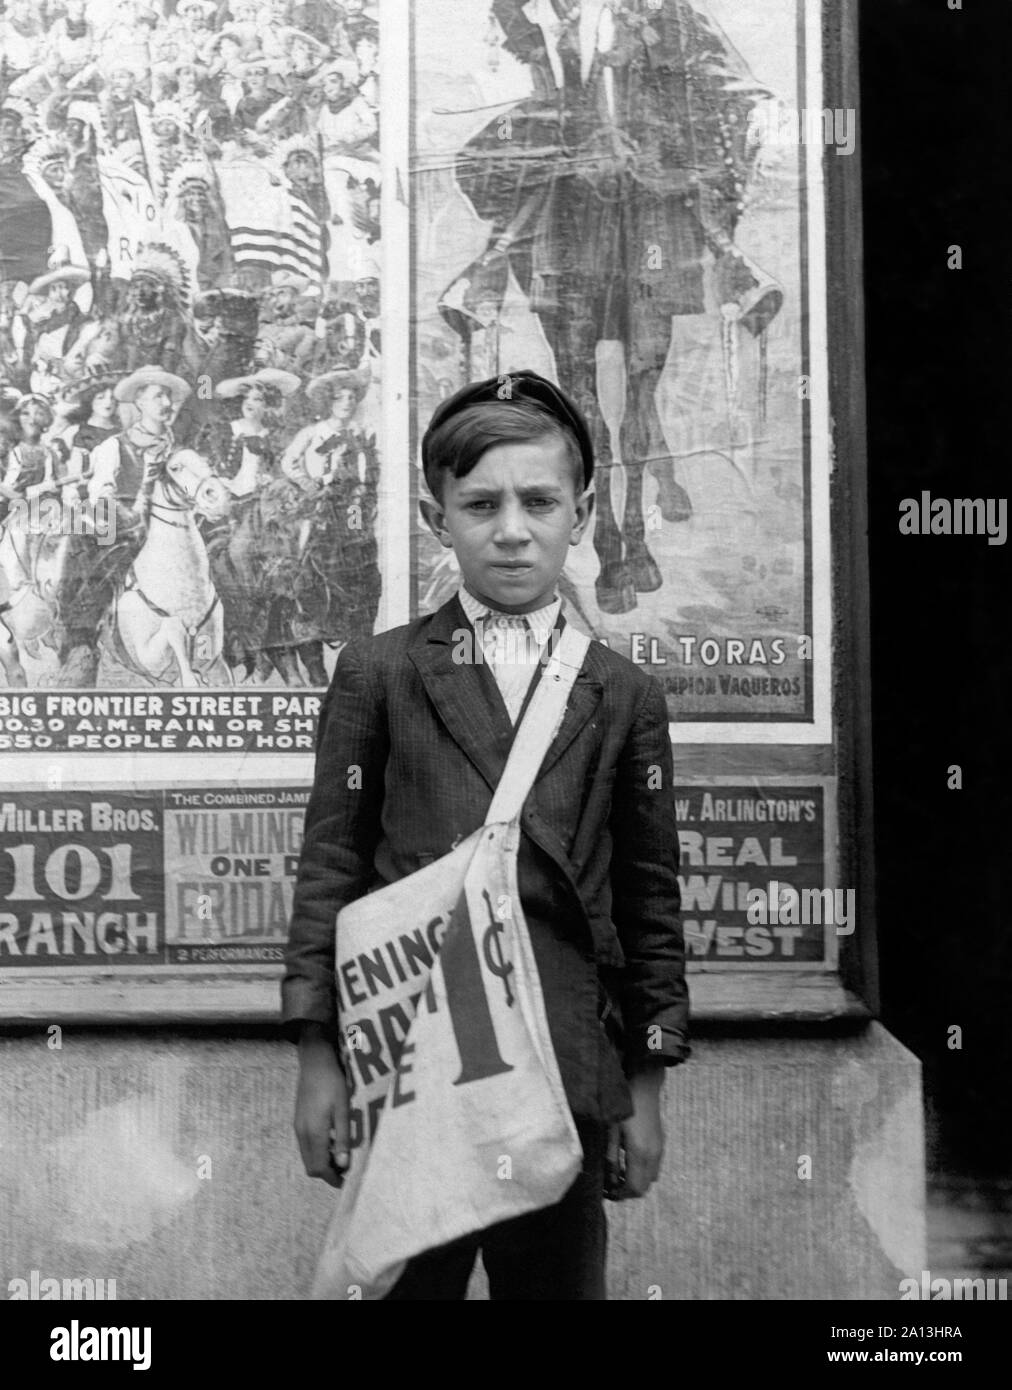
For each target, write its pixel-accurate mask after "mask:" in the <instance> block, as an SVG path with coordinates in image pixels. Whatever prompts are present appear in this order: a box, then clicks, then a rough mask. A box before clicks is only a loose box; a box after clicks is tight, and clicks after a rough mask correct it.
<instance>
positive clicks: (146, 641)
mask: <svg viewBox="0 0 1012 1390" xmlns="http://www.w3.org/2000/svg"><path fill="white" fill-rule="evenodd" d="M131 598H132V595H131V594H124V595H123V598H122V599H121V600H120V631H121V632H123V630H124V626H125V624H124V622H123V618H124V616H125V614H126V612H128V611H129V609H130V608H132V609H133V610H134V612H135V613H137V614H138V616H141V615H143V614H144V612H145V610H144V609H143V608H140V607H139V605H140V603H141V602H142V601H141V600H138V603H137V604H133V603H131V602H130V600H131ZM131 638H132V641H133V648H134V652H135V653H136V657H137V662H138V664H139V665H140V666H143V667H144V668H145V669H146V670H148V671H150V672H151V674H152V675H154V676H157V675H158V674H159V673H160V672H161V670H162V669H163V667H164V664H165V660H166V658H167V657H168V655H169V653H170V652H171V653H172V655H173V656H174V657H175V659H176V665H177V666H178V668H179V684H180V685H181V686H183V688H184V689H186V690H191V689H194V688H195V687H197V686H199V685H201V684H202V682H201V680H200V677H199V676H198V675H197V673H196V671H195V670H194V669H193V667H192V666H191V665H190V656H189V652H188V651H187V645H188V643H187V636H186V628H185V626H184V625H183V620H182V618H180V617H178V616H175V615H174V616H172V617H169V618H161V619H159V621H158V624H157V626H156V627H155V628H154V629H153V630H152V631H151V632H149V634H148V636H147V637H145V638H143V639H138V638H137V637H136V636H135V635H134V634H131Z"/></svg>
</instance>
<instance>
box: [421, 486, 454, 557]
mask: <svg viewBox="0 0 1012 1390" xmlns="http://www.w3.org/2000/svg"><path fill="white" fill-rule="evenodd" d="M418 510H419V511H420V512H421V514H422V516H423V517H424V518H425V524H426V526H427V527H428V528H429V530H430V531H431V532H432V534H433V535H434V536H435V538H436V540H437V541H438V542H439V544H440V545H442V546H445V547H446V549H447V550H449V549H450V548H451V547H452V545H453V542H452V541H451V540H450V533H449V531H447V529H446V514H445V513H444V511H443V509H442V507H441V506H440V505H439V503H438V502H433V501H431V500H430V499H429V498H427V497H420V498H419V499H418Z"/></svg>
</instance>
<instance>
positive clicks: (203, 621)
mask: <svg viewBox="0 0 1012 1390" xmlns="http://www.w3.org/2000/svg"><path fill="white" fill-rule="evenodd" d="M231 501H232V499H231V494H230V493H229V491H228V489H227V488H226V486H225V484H224V483H223V482H222V481H221V479H220V478H216V477H215V476H214V474H213V472H212V471H211V465H210V464H209V463H208V461H207V459H205V458H202V457H201V455H200V454H198V453H195V452H194V451H193V450H192V449H180V450H179V451H178V452H176V453H175V454H173V455H172V456H171V457H170V458H169V460H168V461H167V463H166V465H165V469H164V472H163V473H162V475H161V477H159V479H158V481H157V482H156V483H155V485H154V488H153V489H152V493H151V504H150V511H149V514H148V533H147V537H146V539H145V541H144V544H143V546H142V547H141V549H140V551H139V552H138V554H137V558H136V559H135V560H134V562H133V564H132V565H131V566H130V569H129V570H128V572H127V577H126V582H125V584H124V587H123V588H122V589H121V590H120V591H119V593H118V594H117V597H116V600H115V602H114V604H113V609H112V619H113V625H114V631H115V633H116V634H117V635H118V638H119V642H120V643H121V644H122V647H123V651H124V653H125V655H126V657H127V659H128V664H129V665H131V666H133V667H134V668H135V669H136V670H138V671H140V672H142V673H143V674H145V675H148V676H151V677H152V678H154V679H155V680H160V681H165V682H168V683H171V684H179V685H182V686H187V687H193V686H201V685H203V686H208V685H231V684H232V674H231V671H230V670H229V667H228V664H227V663H226V662H225V661H224V660H223V659H222V654H221V653H222V646H223V643H224V621H223V615H222V607H221V600H220V599H219V597H218V594H217V591H216V590H215V587H214V584H213V583H212V581H211V567H210V564H209V562H208V558H207V549H206V547H205V545H204V542H203V539H202V537H201V534H200V532H199V530H198V529H197V524H196V521H195V520H194V514H195V513H200V515H202V516H205V517H207V518H208V519H209V520H212V521H218V520H220V519H222V518H223V517H225V516H227V515H228V511H229V507H230V505H231Z"/></svg>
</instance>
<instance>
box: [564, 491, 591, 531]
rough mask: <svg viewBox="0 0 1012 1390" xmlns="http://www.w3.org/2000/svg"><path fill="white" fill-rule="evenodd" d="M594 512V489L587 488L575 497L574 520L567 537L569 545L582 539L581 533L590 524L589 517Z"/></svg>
mask: <svg viewBox="0 0 1012 1390" xmlns="http://www.w3.org/2000/svg"><path fill="white" fill-rule="evenodd" d="M593 514H594V491H593V489H592V488H588V489H587V491H586V492H585V493H584V494H583V495H582V496H581V497H578V498H577V499H576V520H575V521H574V522H573V530H572V533H571V534H570V537H569V544H570V545H579V544H580V542H581V541H582V540H583V533H584V531H586V529H587V527H588V525H589V524H590V518H591V517H592V516H593Z"/></svg>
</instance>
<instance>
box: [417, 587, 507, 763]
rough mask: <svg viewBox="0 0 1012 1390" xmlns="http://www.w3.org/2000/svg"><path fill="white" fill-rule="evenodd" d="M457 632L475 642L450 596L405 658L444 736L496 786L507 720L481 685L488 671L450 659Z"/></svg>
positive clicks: (488, 676)
mask: <svg viewBox="0 0 1012 1390" xmlns="http://www.w3.org/2000/svg"><path fill="white" fill-rule="evenodd" d="M462 634H463V636H464V637H465V638H466V639H467V640H468V641H472V642H473V641H474V640H475V637H474V629H473V628H472V627H471V624H470V623H469V622H468V620H467V615H466V614H465V613H464V610H463V608H461V606H460V603H459V602H458V601H457V598H456V597H454V598H452V599H451V600H450V602H449V603H446V604H444V605H443V607H442V608H440V609H439V610H438V612H436V613H434V614H433V616H432V620H431V622H430V623H429V625H428V628H427V629H425V630H424V633H423V636H422V638H421V640H420V641H419V642H418V644H417V645H416V646H414V647H412V648H411V649H410V650H409V652H408V656H409V657H410V659H411V661H412V662H413V664H414V666H415V669H416V670H417V672H418V674H419V677H420V678H421V681H422V684H423V685H424V686H425V693H426V694H427V695H428V697H429V699H430V701H431V702H432V705H433V708H434V709H435V711H436V713H437V714H438V716H439V718H440V720H441V721H442V723H443V725H444V726H445V728H446V731H447V733H448V734H449V735H450V737H451V738H452V739H453V741H454V742H455V743H456V744H457V745H458V747H459V748H460V750H461V752H463V753H465V754H466V755H467V757H468V758H469V759H470V761H471V762H472V763H473V764H474V766H475V767H476V768H477V769H478V771H479V772H480V773H481V775H482V776H483V777H484V779H485V781H486V782H487V783H488V784H489V786H490V787H492V788H495V787H496V786H497V784H498V782H499V778H500V777H501V776H502V770H503V768H504V767H505V765H506V755H507V752H508V749H509V741H510V723H509V716H508V715H507V713H506V707H505V705H503V704H502V701H501V700H500V701H498V705H499V707H500V708H501V716H500V713H499V710H497V708H496V703H495V702H494V701H492V700H490V699H489V691H488V687H487V686H485V685H484V682H485V681H486V680H488V681H491V682H492V685H493V686H494V685H495V681H494V679H493V677H492V674H491V672H490V671H488V670H487V669H486V668H485V667H484V666H479V665H478V664H477V663H475V662H473V661H454V659H453V654H454V650H455V648H457V646H458V643H460V642H461V636H462Z"/></svg>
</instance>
